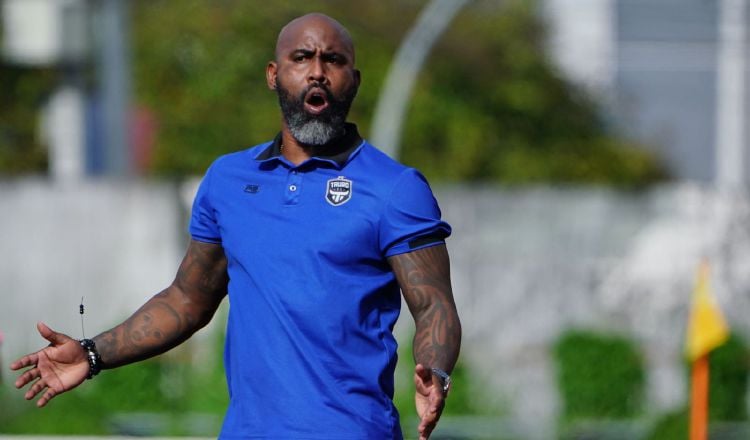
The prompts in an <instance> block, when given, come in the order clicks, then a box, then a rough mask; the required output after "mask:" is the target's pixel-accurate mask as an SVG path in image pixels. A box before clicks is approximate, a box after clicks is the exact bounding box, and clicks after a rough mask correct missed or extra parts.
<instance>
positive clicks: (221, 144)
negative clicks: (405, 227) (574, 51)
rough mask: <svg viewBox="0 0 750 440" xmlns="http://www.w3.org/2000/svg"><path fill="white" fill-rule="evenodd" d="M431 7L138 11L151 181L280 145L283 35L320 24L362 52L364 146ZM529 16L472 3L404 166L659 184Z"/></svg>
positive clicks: (450, 40) (423, 85) (149, 4)
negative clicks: (389, 76) (275, 67)
mask: <svg viewBox="0 0 750 440" xmlns="http://www.w3.org/2000/svg"><path fill="white" fill-rule="evenodd" d="M425 3H426V1H421V0H420V1H417V0H413V1H408V2H405V1H396V0H380V1H377V2H375V1H362V2H347V1H344V0H329V1H316V0H310V1H305V2H302V1H292V0H287V1H280V2H275V3H273V7H269V6H268V4H267V3H262V2H259V1H255V0H253V1H251V0H222V1H206V0H185V1H182V2H179V3H177V2H168V1H165V0H158V1H153V0H151V1H145V0H138V1H136V2H134V20H133V26H134V32H133V34H134V38H135V44H134V49H135V54H134V57H133V59H134V60H135V84H136V92H137V96H138V98H139V100H140V101H141V102H142V103H144V104H145V105H147V106H149V107H150V108H151V109H152V110H154V111H155V112H156V114H157V115H158V118H159V121H160V131H159V135H158V136H159V137H158V141H157V151H156V156H155V162H154V164H153V171H154V172H155V173H158V174H167V175H180V174H185V173H202V172H203V171H204V170H205V168H206V167H207V166H208V164H209V163H210V162H211V161H212V160H213V159H214V158H215V157H216V156H217V155H219V154H222V153H226V152H229V151H234V150H239V149H242V148H246V147H248V146H250V145H253V144H256V143H258V142H262V141H264V140H267V139H269V138H271V137H272V136H273V135H274V134H275V132H276V131H277V130H278V127H279V114H278V108H277V103H276V95H275V94H274V93H273V92H271V91H269V90H268V89H267V88H266V85H265V76H264V67H265V65H266V63H267V61H268V60H270V59H271V58H272V56H273V45H274V43H275V38H276V34H277V32H278V29H279V28H280V27H281V26H282V25H283V24H285V23H286V22H287V21H288V20H289V19H291V18H292V17H294V16H297V15H300V14H303V13H306V12H310V11H321V12H324V13H328V14H330V15H332V16H333V17H335V18H338V19H339V20H340V21H342V22H343V23H344V24H345V25H346V26H347V27H348V28H349V30H350V31H351V32H352V35H353V37H354V39H355V42H356V44H357V53H358V55H359V56H358V59H357V64H358V67H359V68H360V69H361V70H362V73H363V86H362V88H361V90H360V92H359V96H358V98H357V100H356V101H355V105H354V107H353V109H352V115H351V119H352V120H354V121H356V122H358V124H359V126H360V129H361V130H362V132H363V134H365V135H366V134H367V130H368V129H369V121H370V118H371V116H372V111H373V110H374V106H375V102H376V100H377V97H378V92H379V88H380V84H381V82H382V79H383V77H384V75H385V72H386V70H387V68H388V66H389V64H390V60H391V58H392V56H393V54H394V52H395V50H396V48H397V47H398V45H399V44H400V42H401V39H402V38H403V36H404V34H405V33H406V32H407V31H408V29H409V27H410V26H411V25H412V23H413V22H414V20H415V18H416V16H417V14H418V12H419V10H420V9H421V8H422V7H423V6H424V4H425ZM544 37H545V34H544V26H543V23H542V22H541V21H540V20H539V18H538V17H537V15H536V13H535V6H534V2H530V1H525V0H506V1H504V2H497V1H481V0H478V1H476V2H474V3H473V4H472V5H471V6H470V7H467V8H466V10H465V11H464V12H463V13H462V14H460V15H459V17H458V18H457V19H456V22H455V23H453V24H452V25H451V27H450V30H449V31H448V32H447V33H446V35H444V36H443V38H442V40H441V42H440V43H439V44H438V45H437V47H435V49H434V50H433V53H432V54H431V56H430V58H429V60H428V63H427V65H426V67H425V69H424V71H423V72H422V74H421V76H420V81H419V84H418V86H417V90H416V92H415V96H414V100H413V101H412V104H411V108H410V111H409V117H408V121H407V123H406V128H405V133H404V142H403V146H404V147H403V150H402V157H401V159H402V160H403V161H404V162H405V163H407V164H409V165H413V166H416V167H418V168H420V169H421V170H423V171H424V172H425V174H426V175H427V176H428V177H429V178H431V179H433V180H436V181H437V180H444V181H445V180H447V181H466V180H468V181H495V182H504V183H533V182H576V183H602V184H614V185H626V186H629V185H639V184H644V183H649V182H652V181H654V180H656V179H658V178H660V177H662V176H663V173H662V170H661V168H660V167H659V165H658V163H657V161H656V160H655V159H654V157H653V156H651V155H650V154H648V153H645V152H644V151H642V150H640V149H638V148H636V147H634V146H633V145H630V144H628V143H627V142H625V141H623V140H621V139H618V138H616V137H614V136H612V135H611V134H610V133H608V131H607V129H606V126H605V124H604V123H603V122H602V118H601V117H600V115H599V113H598V109H597V108H596V106H595V105H594V103H593V102H592V101H591V100H589V99H588V98H587V97H586V96H585V95H584V94H583V93H582V92H581V91H579V90H577V89H575V88H574V87H572V86H571V85H570V84H568V83H566V82H565V81H564V80H563V79H561V78H560V77H559V76H558V75H557V73H556V71H555V69H554V68H553V67H552V66H551V64H550V63H549V61H548V60H547V58H546V56H545V54H544V51H543V40H544Z"/></svg>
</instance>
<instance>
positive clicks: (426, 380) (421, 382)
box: [414, 364, 432, 390]
mask: <svg viewBox="0 0 750 440" xmlns="http://www.w3.org/2000/svg"><path fill="white" fill-rule="evenodd" d="M414 382H416V385H417V387H418V388H421V389H422V390H424V389H425V388H427V387H429V386H430V385H431V384H432V371H430V370H428V369H427V368H426V367H425V366H424V365H422V364H417V366H416V368H414Z"/></svg>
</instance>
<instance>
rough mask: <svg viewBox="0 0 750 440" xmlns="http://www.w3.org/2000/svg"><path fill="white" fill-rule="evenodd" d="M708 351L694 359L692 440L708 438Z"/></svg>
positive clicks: (691, 390) (691, 399)
mask: <svg viewBox="0 0 750 440" xmlns="http://www.w3.org/2000/svg"><path fill="white" fill-rule="evenodd" d="M708 377H709V366H708V353H706V354H704V355H702V356H700V357H698V358H697V359H696V360H695V361H693V369H692V373H691V387H690V440H706V439H707V438H708Z"/></svg>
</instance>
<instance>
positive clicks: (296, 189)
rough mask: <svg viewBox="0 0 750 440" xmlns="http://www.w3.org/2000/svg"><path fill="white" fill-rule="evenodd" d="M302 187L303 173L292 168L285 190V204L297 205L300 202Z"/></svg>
mask: <svg viewBox="0 0 750 440" xmlns="http://www.w3.org/2000/svg"><path fill="white" fill-rule="evenodd" d="M301 189H302V173H300V172H299V171H297V170H290V171H289V174H287V180H286V189H285V190H284V195H285V196H284V204H286V205H296V204H297V203H298V202H299V194H300V192H301Z"/></svg>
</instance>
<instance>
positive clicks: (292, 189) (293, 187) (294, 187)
mask: <svg viewBox="0 0 750 440" xmlns="http://www.w3.org/2000/svg"><path fill="white" fill-rule="evenodd" d="M289 191H292V192H294V191H297V185H289Z"/></svg>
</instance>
